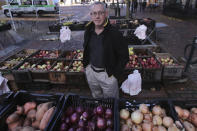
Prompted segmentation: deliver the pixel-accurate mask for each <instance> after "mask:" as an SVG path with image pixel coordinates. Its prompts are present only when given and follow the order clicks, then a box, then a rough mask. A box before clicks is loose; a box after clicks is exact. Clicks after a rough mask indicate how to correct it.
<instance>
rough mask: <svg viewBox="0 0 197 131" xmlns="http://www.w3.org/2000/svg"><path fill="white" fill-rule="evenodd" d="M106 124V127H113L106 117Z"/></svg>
mask: <svg viewBox="0 0 197 131" xmlns="http://www.w3.org/2000/svg"><path fill="white" fill-rule="evenodd" d="M106 125H107V127H113V121H112V120H111V119H108V120H107V121H106Z"/></svg>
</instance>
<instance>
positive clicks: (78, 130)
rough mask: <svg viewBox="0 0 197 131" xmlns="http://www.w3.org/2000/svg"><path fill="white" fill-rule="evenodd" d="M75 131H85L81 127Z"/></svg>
mask: <svg viewBox="0 0 197 131" xmlns="http://www.w3.org/2000/svg"><path fill="white" fill-rule="evenodd" d="M76 131H85V130H84V129H83V128H82V127H79V128H77V130H76Z"/></svg>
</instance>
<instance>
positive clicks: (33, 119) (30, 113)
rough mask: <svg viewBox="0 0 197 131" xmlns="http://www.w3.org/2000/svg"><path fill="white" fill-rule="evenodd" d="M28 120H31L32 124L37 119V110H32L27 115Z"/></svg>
mask: <svg viewBox="0 0 197 131" xmlns="http://www.w3.org/2000/svg"><path fill="white" fill-rule="evenodd" d="M27 118H28V119H30V120H31V121H32V122H33V121H35V119H36V110H35V109H32V110H30V111H29V112H28V113H27Z"/></svg>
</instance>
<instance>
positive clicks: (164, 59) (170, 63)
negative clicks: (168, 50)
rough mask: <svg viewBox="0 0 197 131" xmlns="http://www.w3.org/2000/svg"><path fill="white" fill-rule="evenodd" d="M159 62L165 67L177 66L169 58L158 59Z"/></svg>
mask: <svg viewBox="0 0 197 131" xmlns="http://www.w3.org/2000/svg"><path fill="white" fill-rule="evenodd" d="M159 61H160V62H161V64H162V65H165V66H175V65H178V64H176V63H175V62H174V60H173V59H172V58H170V57H163V58H159Z"/></svg>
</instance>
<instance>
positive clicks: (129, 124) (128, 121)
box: [126, 118, 133, 128]
mask: <svg viewBox="0 0 197 131" xmlns="http://www.w3.org/2000/svg"><path fill="white" fill-rule="evenodd" d="M126 124H127V125H128V126H129V128H132V126H133V122H132V120H131V118H129V119H127V120H126Z"/></svg>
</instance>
